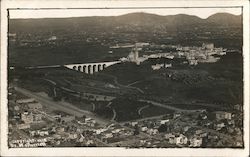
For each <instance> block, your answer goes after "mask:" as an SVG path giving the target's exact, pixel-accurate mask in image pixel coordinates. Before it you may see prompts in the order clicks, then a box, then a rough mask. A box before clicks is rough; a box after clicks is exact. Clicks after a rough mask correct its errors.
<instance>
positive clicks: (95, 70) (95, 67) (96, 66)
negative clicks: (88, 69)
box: [93, 64, 98, 72]
mask: <svg viewBox="0 0 250 157" xmlns="http://www.w3.org/2000/svg"><path fill="white" fill-rule="evenodd" d="M93 71H94V72H98V65H97V64H95V65H93Z"/></svg>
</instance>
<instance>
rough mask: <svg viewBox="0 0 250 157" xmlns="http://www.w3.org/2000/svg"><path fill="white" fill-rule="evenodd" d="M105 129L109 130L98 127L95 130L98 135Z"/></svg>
mask: <svg viewBox="0 0 250 157" xmlns="http://www.w3.org/2000/svg"><path fill="white" fill-rule="evenodd" d="M104 131H107V129H96V130H95V133H96V134H97V135H99V134H101V133H102V132H104Z"/></svg>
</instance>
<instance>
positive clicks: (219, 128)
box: [215, 122, 226, 130]
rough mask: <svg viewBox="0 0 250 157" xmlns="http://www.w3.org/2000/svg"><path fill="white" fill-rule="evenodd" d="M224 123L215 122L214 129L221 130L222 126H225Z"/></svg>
mask: <svg viewBox="0 0 250 157" xmlns="http://www.w3.org/2000/svg"><path fill="white" fill-rule="evenodd" d="M225 126H226V125H225V123H223V122H222V123H217V124H215V129H216V130H221V129H222V128H223V127H225Z"/></svg>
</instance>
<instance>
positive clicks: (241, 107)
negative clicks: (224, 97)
mask: <svg viewBox="0 0 250 157" xmlns="http://www.w3.org/2000/svg"><path fill="white" fill-rule="evenodd" d="M234 109H235V110H238V111H242V110H243V106H242V105H241V104H236V105H234Z"/></svg>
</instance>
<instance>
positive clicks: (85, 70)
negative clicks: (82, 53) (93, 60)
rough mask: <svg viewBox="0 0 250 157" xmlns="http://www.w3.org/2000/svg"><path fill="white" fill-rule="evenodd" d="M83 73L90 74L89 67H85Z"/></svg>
mask: <svg viewBox="0 0 250 157" xmlns="http://www.w3.org/2000/svg"><path fill="white" fill-rule="evenodd" d="M82 71H83V72H85V73H86V74H88V72H89V70H88V66H87V65H84V66H83V70H82Z"/></svg>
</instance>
